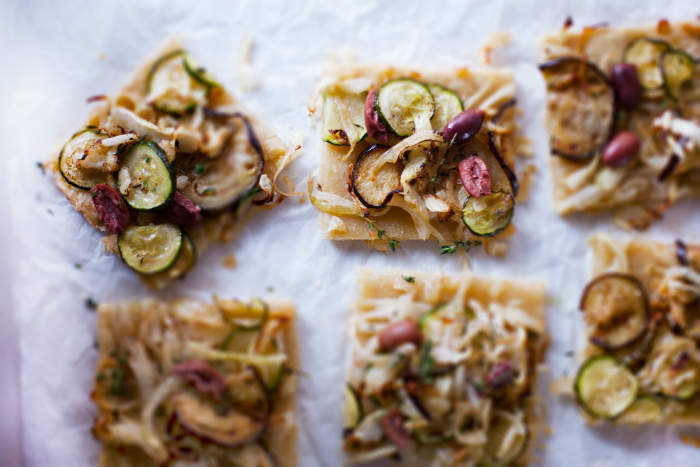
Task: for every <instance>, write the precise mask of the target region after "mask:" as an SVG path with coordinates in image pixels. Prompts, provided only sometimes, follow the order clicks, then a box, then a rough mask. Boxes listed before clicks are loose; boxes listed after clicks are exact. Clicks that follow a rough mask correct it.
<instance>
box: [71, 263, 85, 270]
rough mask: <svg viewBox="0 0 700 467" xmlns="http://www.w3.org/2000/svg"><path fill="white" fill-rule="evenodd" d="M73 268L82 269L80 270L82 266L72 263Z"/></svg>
mask: <svg viewBox="0 0 700 467" xmlns="http://www.w3.org/2000/svg"><path fill="white" fill-rule="evenodd" d="M73 267H74V268H75V269H82V268H83V265H82V264H80V263H73Z"/></svg>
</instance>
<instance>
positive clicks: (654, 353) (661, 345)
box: [582, 234, 700, 425]
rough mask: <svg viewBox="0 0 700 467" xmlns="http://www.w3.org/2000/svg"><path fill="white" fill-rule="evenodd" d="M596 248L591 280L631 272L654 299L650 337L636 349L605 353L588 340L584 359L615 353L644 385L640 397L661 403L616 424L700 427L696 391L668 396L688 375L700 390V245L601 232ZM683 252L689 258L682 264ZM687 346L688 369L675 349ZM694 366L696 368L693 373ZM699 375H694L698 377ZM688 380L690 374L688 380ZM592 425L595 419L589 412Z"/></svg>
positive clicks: (589, 331) (595, 239) (589, 325)
mask: <svg viewBox="0 0 700 467" xmlns="http://www.w3.org/2000/svg"><path fill="white" fill-rule="evenodd" d="M590 245H591V248H592V250H593V267H592V271H591V273H592V277H593V278H596V277H600V276H601V275H604V274H607V273H611V272H615V273H624V274H629V275H631V276H633V277H635V278H636V279H638V280H639V281H640V282H641V283H642V284H643V286H644V289H645V290H646V294H647V296H648V298H649V306H650V310H651V317H650V321H649V323H648V328H647V330H646V334H645V335H644V336H642V337H641V338H638V339H637V340H636V342H633V343H632V344H631V345H628V346H626V347H623V348H622V349H619V350H608V351H606V350H604V349H602V348H601V347H599V346H597V345H594V344H593V343H592V342H591V340H590V339H587V344H586V347H585V348H584V349H583V354H582V357H583V358H584V359H588V358H591V357H594V356H598V355H612V356H614V357H616V358H618V359H619V360H621V361H623V362H625V363H626V364H627V365H628V368H629V369H630V370H631V371H632V372H633V374H634V375H635V377H636V378H637V379H638V381H639V385H640V386H639V392H638V394H637V397H638V398H640V399H644V401H645V402H646V403H649V404H651V403H654V404H656V405H655V406H654V407H657V408H658V410H657V409H655V410H653V411H650V410H644V411H638V410H635V409H634V405H633V406H632V407H631V408H630V409H628V411H626V412H623V413H622V415H621V416H620V417H618V418H616V419H614V420H613V422H614V423H617V424H634V425H636V424H646V423H664V424H678V425H697V424H698V423H699V422H700V392H695V393H691V394H690V395H689V396H688V397H684V398H683V399H681V398H679V397H670V396H668V395H664V394H663V390H664V389H663V388H664V387H665V385H666V384H669V383H670V381H671V379H672V378H677V377H681V372H685V371H686V370H689V371H690V373H688V374H687V375H686V376H690V377H691V380H692V378H694V381H695V383H692V381H689V382H690V383H691V384H695V385H696V386H697V387H698V388H700V350H698V347H697V343H698V342H700V309H698V296H700V246H698V245H692V244H685V243H682V245H683V246H678V245H676V244H666V243H660V242H655V241H652V240H648V239H642V238H633V239H628V240H625V239H622V238H615V237H610V236H608V235H604V234H597V235H594V236H593V237H591V239H590ZM679 249H683V250H684V251H685V253H680V254H681V255H683V256H684V258H685V259H686V260H687V265H686V266H683V265H682V264H680V262H679V258H678V256H679ZM586 321H587V323H586V324H587V326H586V335H587V337H590V336H591V335H592V332H593V327H592V326H593V322H591V321H589V320H586ZM681 347H682V348H687V349H688V351H687V352H683V353H684V354H685V355H687V357H684V358H687V360H688V361H687V362H686V363H685V364H684V365H685V366H682V367H681V366H675V368H671V370H670V371H666V372H665V370H664V368H666V369H668V367H669V366H670V367H674V365H677V362H675V361H673V360H674V359H676V357H677V355H675V353H677V352H676V350H677V349H680V348H681ZM693 368H695V370H693ZM693 375H694V376H693ZM684 377H685V376H684ZM582 413H585V414H586V417H587V418H588V420H589V421H591V422H593V421H595V419H594V418H593V417H591V416H590V415H589V414H588V412H585V411H582Z"/></svg>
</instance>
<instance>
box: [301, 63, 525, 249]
mask: <svg viewBox="0 0 700 467" xmlns="http://www.w3.org/2000/svg"><path fill="white" fill-rule="evenodd" d="M401 77H410V78H412V79H415V80H419V81H421V82H423V83H435V84H438V85H441V86H444V87H445V88H447V89H449V90H452V91H454V92H455V93H456V94H457V95H458V96H459V98H460V99H461V100H462V103H463V105H464V108H465V109H469V108H472V109H480V110H483V111H484V112H485V113H486V119H485V121H484V125H483V126H482V129H481V131H480V132H479V134H478V136H479V138H483V140H484V144H486V143H485V141H486V139H487V138H488V137H487V132H488V131H493V132H494V134H495V142H496V146H497V147H498V150H499V151H500V153H501V155H502V156H503V159H504V160H505V162H506V163H507V164H508V165H509V166H510V167H511V168H513V167H514V164H515V114H516V106H515V101H514V99H515V83H514V79H513V74H512V73H511V72H510V71H509V70H505V69H498V68H491V67H475V68H457V69H451V70H429V69H420V70H418V69H411V68H401V67H390V66H379V65H359V64H346V63H342V64H341V63H338V64H333V65H331V66H329V70H327V72H326V73H325V74H324V75H323V85H322V88H323V89H325V90H328V89H337V88H343V87H352V86H357V83H363V86H365V87H366V88H367V89H369V88H370V87H371V88H375V89H376V88H378V87H379V86H380V85H382V84H383V83H385V82H387V81H388V80H391V79H395V78H401ZM365 91H366V89H365ZM323 92H325V91H323ZM319 113H321V112H319ZM496 116H498V123H496V122H495V117H496ZM434 130H435V131H438V130H437V129H434ZM440 130H441V129H440ZM322 136H323V135H322ZM401 140H402V138H397V137H392V139H391V140H390V143H389V144H398V142H399V141H401ZM372 142H373V140H371V138H369V137H366V138H364V139H363V140H361V141H359V142H358V143H357V144H354V145H353V146H352V147H350V146H336V145H333V144H330V143H326V142H323V143H321V149H320V151H321V152H320V162H319V175H318V177H319V178H318V185H317V186H316V187H314V191H316V190H317V192H318V193H320V194H329V195H332V196H333V198H334V200H335V201H337V202H338V203H341V204H346V205H347V206H349V209H346V211H347V212H352V213H351V214H344V213H340V212H342V211H343V209H342V208H341V209H340V210H335V212H333V210H328V209H326V210H324V209H323V208H322V207H320V206H319V204H318V203H315V204H316V206H317V207H318V208H319V209H320V210H321V211H322V212H321V213H320V215H319V221H320V225H321V230H322V232H323V234H324V235H325V236H326V237H328V238H330V239H334V240H367V241H373V242H374V243H375V244H381V243H382V242H384V243H385V242H386V241H387V240H390V239H394V240H397V241H402V240H427V239H437V240H439V241H440V242H455V241H465V240H468V239H470V238H471V239H474V238H476V237H475V236H474V235H472V234H470V233H469V231H468V230H467V229H466V227H465V226H464V224H463V223H462V222H461V220H460V218H459V215H452V216H451V217H450V218H449V219H448V220H445V219H442V218H441V219H438V218H435V216H432V217H433V218H432V219H431V221H430V223H429V225H426V224H425V223H424V222H418V223H417V222H415V218H417V217H419V216H420V214H419V213H418V211H417V210H416V209H415V208H412V207H411V205H410V203H408V202H405V201H404V196H403V194H401V193H397V194H395V195H394V196H393V198H392V200H391V201H389V203H388V207H387V208H384V209H369V210H368V209H366V208H365V207H364V206H363V205H362V204H361V203H360V202H359V201H358V200H357V198H356V197H355V196H354V195H353V194H351V190H349V175H350V171H351V169H352V167H353V165H354V163H355V161H356V160H357V158H358V155H359V154H361V153H362V152H363V151H364V150H365V149H367V148H368V147H369V146H370V145H371V144H372ZM312 201H313V195H312ZM353 206H354V207H353ZM460 209H461V207H460ZM367 213H369V214H367ZM452 214H454V213H452ZM368 220H372V221H373V224H372V225H373V227H370V224H369V223H368V222H367V221H368ZM378 231H383V235H382V237H380V238H379V239H378V234H377V232H378ZM514 231H515V228H514V227H513V226H509V227H508V228H506V229H505V230H504V231H503V232H501V233H500V234H498V235H496V237H495V238H492V239H488V238H486V237H482V238H481V240H482V241H484V242H485V243H489V242H490V243H492V244H494V245H495V244H498V243H499V241H502V240H503V239H505V238H507V237H509V236H510V235H512V234H513V232H514Z"/></svg>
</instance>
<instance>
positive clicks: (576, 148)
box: [539, 57, 615, 161]
mask: <svg viewBox="0 0 700 467" xmlns="http://www.w3.org/2000/svg"><path fill="white" fill-rule="evenodd" d="M539 68H540V71H541V72H542V75H543V76H544V79H545V81H546V82H547V88H548V92H547V107H548V111H549V115H550V118H549V119H548V126H549V128H548V130H549V134H550V135H552V136H551V138H552V139H551V141H550V148H551V151H552V154H555V155H557V156H561V157H564V158H567V159H572V160H579V161H581V160H587V159H589V158H591V157H593V155H594V154H595V153H596V152H597V151H599V150H600V149H601V148H602V147H603V146H604V145H605V143H606V142H607V141H608V139H609V138H610V134H611V132H612V129H613V123H614V117H615V93H614V92H613V89H612V86H611V85H610V83H609V82H608V79H607V77H606V76H605V74H604V73H603V72H602V71H600V69H599V68H598V67H596V66H595V65H594V64H592V63H590V62H587V61H584V60H581V59H579V58H576V57H560V58H555V59H553V60H550V61H548V62H546V63H543V64H541V65H540V66H539Z"/></svg>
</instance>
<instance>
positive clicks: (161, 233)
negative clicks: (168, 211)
mask: <svg viewBox="0 0 700 467" xmlns="http://www.w3.org/2000/svg"><path fill="white" fill-rule="evenodd" d="M182 237H183V235H182V230H180V227H178V226H176V225H173V224H149V225H142V226H130V227H127V228H126V230H124V231H123V232H122V233H120V234H119V237H118V239H117V246H118V248H119V254H120V255H121V257H122V259H123V260H124V262H125V263H126V264H127V265H128V266H129V267H130V268H132V269H133V270H135V271H136V272H140V273H141V274H154V273H156V272H160V271H163V270H165V269H167V268H168V267H170V266H171V265H172V264H173V263H174V262H175V260H176V259H177V257H178V255H179V253H180V249H181V248H182V244H183V240H182Z"/></svg>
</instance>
